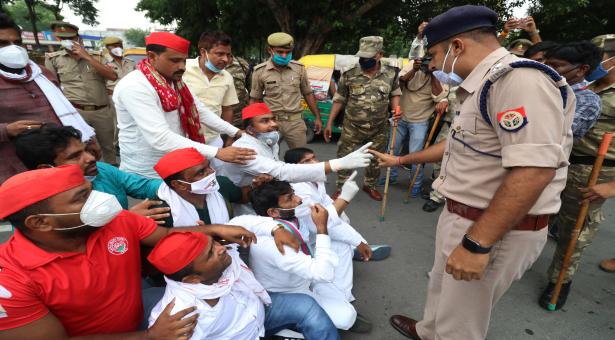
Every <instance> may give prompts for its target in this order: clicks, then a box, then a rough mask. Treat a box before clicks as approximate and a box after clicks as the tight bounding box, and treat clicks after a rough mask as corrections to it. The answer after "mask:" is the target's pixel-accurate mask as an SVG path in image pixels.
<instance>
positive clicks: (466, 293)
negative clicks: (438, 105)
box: [372, 5, 576, 340]
mask: <svg viewBox="0 0 615 340" xmlns="http://www.w3.org/2000/svg"><path fill="white" fill-rule="evenodd" d="M497 21H498V16H497V14H496V13H495V12H494V11H492V10H491V9H489V8H487V7H483V6H472V5H466V6H460V7H454V8H452V9H450V10H448V11H447V12H445V13H443V14H440V15H438V16H437V17H435V18H434V19H433V20H431V22H430V23H429V24H428V25H427V27H426V28H425V36H426V38H427V42H428V43H427V51H428V53H429V54H431V55H432V56H433V59H432V61H431V63H430V68H431V69H432V70H434V73H433V74H434V76H435V77H437V78H438V79H440V80H441V81H442V82H445V83H447V84H449V85H451V86H454V85H460V86H459V89H458V90H457V99H458V100H459V103H460V104H459V105H460V108H459V112H458V113H457V115H456V116H455V117H454V120H453V123H452V126H451V131H450V134H449V136H448V138H447V139H446V140H444V141H442V142H441V143H438V144H436V145H434V146H432V147H430V148H427V149H426V150H424V151H420V152H416V153H411V154H408V155H406V156H402V157H400V158H397V157H393V156H389V155H385V154H381V153H378V152H372V153H374V154H375V155H377V156H378V158H379V159H380V161H381V164H382V165H383V166H395V165H396V164H400V163H401V164H416V163H423V162H434V161H438V160H442V170H441V171H440V176H438V178H437V179H436V181H435V182H434V184H433V187H434V188H435V189H437V190H438V191H439V192H441V193H442V194H443V195H444V196H445V197H446V208H445V209H444V211H443V212H442V214H441V215H440V219H439V220H438V226H437V230H436V244H435V259H434V265H433V268H432V270H431V272H430V279H429V285H428V291H427V301H426V303H425V311H424V315H423V320H422V321H419V322H417V321H415V320H413V319H411V318H408V317H405V316H402V315H394V316H392V317H391V319H390V322H391V324H392V325H393V327H394V328H395V329H396V330H398V331H399V332H400V333H402V334H404V335H405V336H407V337H409V338H411V339H423V340H426V339H443V340H446V339H476V340H478V339H481V340H482V339H485V337H486V335H487V330H488V327H489V320H490V317H491V308H492V307H493V305H495V304H496V303H497V301H498V300H499V299H500V298H501V297H502V295H503V294H504V293H505V292H506V290H507V289H508V288H509V287H510V285H511V284H512V282H513V281H515V280H518V279H519V278H521V277H522V275H523V273H524V272H525V271H526V270H527V269H528V268H530V266H531V265H532V264H533V263H534V261H536V259H537V258H538V256H539V255H540V253H541V251H542V249H543V247H544V245H545V243H546V241H547V228H546V226H547V224H548V219H549V216H550V215H552V214H555V213H556V212H557V211H558V209H559V206H560V193H561V191H562V189H563V188H564V183H565V181H566V171H567V165H568V156H569V155H570V150H571V148H572V130H571V126H572V119H573V116H574V109H575V104H576V103H575V101H576V100H575V98H574V94H573V92H572V89H571V88H570V86H568V85H567V84H566V82H565V79H564V78H562V77H561V76H559V75H558V74H557V73H555V72H553V70H552V69H550V68H548V67H546V66H544V65H543V64H540V63H534V62H528V61H523V59H519V58H518V57H516V56H514V55H512V54H510V53H509V52H508V51H507V50H506V49H505V48H504V47H501V46H500V44H499V42H498V40H497V38H496V30H495V25H496V24H497ZM511 65H512V66H511ZM513 67H514V68H513ZM436 69H437V70H436ZM488 80H489V82H488ZM485 92H486V93H485ZM564 104H565V105H564Z"/></svg>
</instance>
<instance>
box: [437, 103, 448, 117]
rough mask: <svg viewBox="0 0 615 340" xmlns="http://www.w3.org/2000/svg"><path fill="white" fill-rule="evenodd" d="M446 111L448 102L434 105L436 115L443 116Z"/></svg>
mask: <svg viewBox="0 0 615 340" xmlns="http://www.w3.org/2000/svg"><path fill="white" fill-rule="evenodd" d="M446 110H448V101H446V100H444V101H441V102H439V103H437V104H436V113H437V114H439V115H443V114H444V113H445V112H446Z"/></svg>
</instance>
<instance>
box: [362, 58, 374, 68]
mask: <svg viewBox="0 0 615 340" xmlns="http://www.w3.org/2000/svg"><path fill="white" fill-rule="evenodd" d="M359 65H361V69H363V70H369V69H371V68H373V67H374V66H376V58H359Z"/></svg>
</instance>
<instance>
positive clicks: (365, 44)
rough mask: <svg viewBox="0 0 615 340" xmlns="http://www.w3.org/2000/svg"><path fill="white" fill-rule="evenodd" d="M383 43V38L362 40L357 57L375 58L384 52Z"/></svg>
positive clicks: (373, 37) (370, 37) (365, 38)
mask: <svg viewBox="0 0 615 340" xmlns="http://www.w3.org/2000/svg"><path fill="white" fill-rule="evenodd" d="M383 41H384V40H383V39H382V37H378V36H369V37H363V38H361V40H359V52H357V54H356V56H357V57H361V58H373V57H374V56H376V54H378V52H380V51H382V45H383Z"/></svg>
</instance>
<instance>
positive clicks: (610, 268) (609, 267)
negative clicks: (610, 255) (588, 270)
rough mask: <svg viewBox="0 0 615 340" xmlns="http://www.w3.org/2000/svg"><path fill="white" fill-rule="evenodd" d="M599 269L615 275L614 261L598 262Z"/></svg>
mask: <svg viewBox="0 0 615 340" xmlns="http://www.w3.org/2000/svg"><path fill="white" fill-rule="evenodd" d="M600 269H602V270H604V271H605V272H607V273H615V259H605V260H602V261H600Z"/></svg>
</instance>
